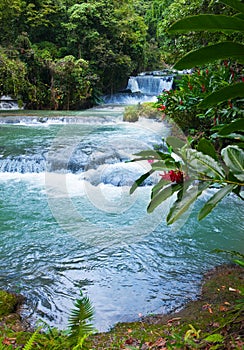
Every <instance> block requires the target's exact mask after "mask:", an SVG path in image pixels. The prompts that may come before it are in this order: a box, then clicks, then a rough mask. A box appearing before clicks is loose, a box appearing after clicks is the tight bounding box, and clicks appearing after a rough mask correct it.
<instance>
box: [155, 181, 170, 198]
mask: <svg viewBox="0 0 244 350" xmlns="http://www.w3.org/2000/svg"><path fill="white" fill-rule="evenodd" d="M169 182H170V180H164V179H161V180H160V181H159V182H158V183H157V184H156V185H155V186H153V188H152V194H151V198H153V197H155V196H156V194H157V193H158V192H159V191H161V190H162V188H163V187H164V186H165V185H168V184H169Z"/></svg>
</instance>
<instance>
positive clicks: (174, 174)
mask: <svg viewBox="0 0 244 350" xmlns="http://www.w3.org/2000/svg"><path fill="white" fill-rule="evenodd" d="M159 175H160V176H161V177H162V179H164V180H167V181H171V182H176V183H177V184H180V183H182V182H183V179H184V176H183V172H182V171H180V170H177V171H174V170H170V171H169V172H168V173H164V174H159Z"/></svg>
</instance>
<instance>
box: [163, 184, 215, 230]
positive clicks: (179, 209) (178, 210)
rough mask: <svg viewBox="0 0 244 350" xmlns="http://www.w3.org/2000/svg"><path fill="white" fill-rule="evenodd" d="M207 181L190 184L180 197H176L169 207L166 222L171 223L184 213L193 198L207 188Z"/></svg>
mask: <svg viewBox="0 0 244 350" xmlns="http://www.w3.org/2000/svg"><path fill="white" fill-rule="evenodd" d="M208 186H209V183H203V184H199V186H198V187H197V186H192V187H191V188H188V189H187V190H186V192H184V193H183V195H182V196H181V198H180V199H178V200H177V201H176V202H175V203H174V204H173V206H172V207H171V208H170V211H169V214H168V216H167V223H168V224H169V225H170V224H173V223H174V222H175V221H176V220H178V219H179V218H180V217H181V216H182V214H184V213H185V212H186V211H187V210H188V209H189V207H190V206H191V205H192V204H193V203H194V202H195V200H196V199H197V198H198V196H200V194H201V193H202V192H203V191H204V190H205V189H206V188H208Z"/></svg>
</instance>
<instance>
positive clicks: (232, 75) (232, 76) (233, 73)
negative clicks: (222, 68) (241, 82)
mask: <svg viewBox="0 0 244 350" xmlns="http://www.w3.org/2000/svg"><path fill="white" fill-rule="evenodd" d="M230 72H231V78H232V79H234V77H235V72H234V71H233V69H230Z"/></svg>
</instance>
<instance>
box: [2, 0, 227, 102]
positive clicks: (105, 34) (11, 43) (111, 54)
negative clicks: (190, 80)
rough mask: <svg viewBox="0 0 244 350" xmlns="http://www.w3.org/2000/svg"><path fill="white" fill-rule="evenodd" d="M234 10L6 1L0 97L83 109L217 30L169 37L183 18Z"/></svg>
mask: <svg viewBox="0 0 244 350" xmlns="http://www.w3.org/2000/svg"><path fill="white" fill-rule="evenodd" d="M220 10H221V11H223V12H224V13H227V14H228V13H229V12H230V11H231V10H230V8H229V7H226V8H225V7H224V5H223V4H222V5H221V4H219V3H216V4H215V2H213V4H212V2H210V3H208V2H207V1H205V0H194V1H193V2H192V1H191V2H188V1H186V0H181V1H174V0H152V1H149V0H134V1H126V0H123V1H122V0H120V1H118V0H117V1H116V0H109V1H105V0H95V1H94V0H86V1H82V0H38V1H34V0H27V1H24V0H2V1H1V3H0V31H1V37H0V77H1V78H0V95H11V96H12V97H15V98H17V99H18V100H19V103H20V104H23V103H25V104H26V108H29V109H78V108H85V107H88V106H90V105H92V104H94V103H95V102H96V101H97V100H98V98H99V96H100V95H101V94H104V93H113V92H115V91H117V90H119V89H123V88H124V87H125V86H126V83H127V79H128V76H129V75H132V74H136V73H138V72H140V71H143V70H152V69H161V68H163V67H164V66H165V65H166V66H167V65H171V64H172V63H174V61H175V60H176V59H177V58H178V57H179V55H180V54H183V53H185V52H186V51H187V50H189V49H194V48H197V47H199V46H200V45H201V44H203V43H207V42H216V41H217V40H218V39H219V35H220V34H219V33H217V34H216V35H211V36H210V35H209V34H207V33H205V34H204V35H202V34H199V35H197V36H196V37H194V38H193V39H192V40H189V35H190V34H189V35H188V34H186V35H185V34H184V35H182V34H181V35H178V34H169V33H168V32H167V29H168V27H169V25H170V24H172V23H173V22H174V21H175V20H178V19H180V18H182V16H184V15H189V14H198V13H200V12H204V13H209V12H214V13H218V12H219V11H220Z"/></svg>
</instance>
